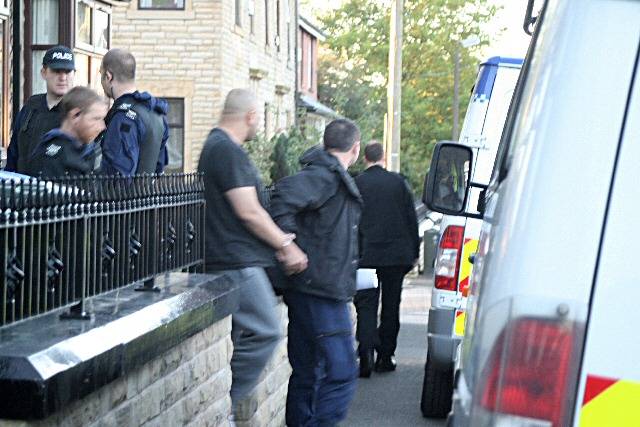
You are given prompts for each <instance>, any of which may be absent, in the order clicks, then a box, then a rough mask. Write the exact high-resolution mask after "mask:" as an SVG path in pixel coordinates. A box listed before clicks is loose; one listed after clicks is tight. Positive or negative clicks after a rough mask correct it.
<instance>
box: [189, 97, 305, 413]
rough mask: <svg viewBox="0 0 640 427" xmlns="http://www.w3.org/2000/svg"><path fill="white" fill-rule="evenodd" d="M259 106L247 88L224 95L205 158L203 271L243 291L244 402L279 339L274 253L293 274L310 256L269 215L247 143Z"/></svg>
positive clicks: (238, 362) (237, 324)
mask: <svg viewBox="0 0 640 427" xmlns="http://www.w3.org/2000/svg"><path fill="white" fill-rule="evenodd" d="M257 111H258V102H257V100H256V99H255V97H254V95H253V94H252V93H251V92H249V91H247V90H244V89H234V90H232V91H231V92H229V94H228V95H227V98H226V100H225V103H224V108H223V111H222V116H221V118H220V124H219V126H218V127H217V128H215V129H213V130H212V131H211V133H210V134H209V137H208V138H207V141H206V142H205V145H204V149H203V150H202V154H201V156H200V162H199V165H198V171H199V172H202V173H204V186H205V199H206V202H207V212H206V222H205V224H206V229H205V230H206V239H205V241H206V248H205V267H206V270H207V272H217V273H224V274H226V275H227V276H228V277H229V278H230V279H231V280H232V281H233V282H234V283H235V284H236V285H237V286H238V287H239V292H240V305H239V308H238V311H237V312H236V313H234V314H233V316H232V333H231V338H232V340H233V344H234V351H233V357H232V359H231V370H232V378H233V379H232V385H231V400H232V402H233V405H234V407H235V406H237V403H238V402H239V401H240V400H242V399H244V398H245V397H247V395H248V394H249V393H250V392H251V390H252V389H253V387H254V386H255V385H256V383H257V381H258V378H259V376H260V374H261V372H262V370H263V368H264V366H265V365H266V363H267V362H268V360H269V358H270V356H271V354H272V353H273V350H274V349H275V346H276V344H277V343H278V340H279V338H280V336H281V333H280V323H279V321H278V319H277V316H276V311H275V308H276V299H275V295H274V293H273V289H272V287H271V284H270V282H269V279H268V278H267V275H266V273H265V270H264V268H265V267H268V266H270V265H271V264H272V263H273V255H274V252H275V254H276V257H277V258H278V260H279V261H280V262H281V263H282V265H283V266H284V269H285V271H286V272H287V273H288V274H293V273H299V272H301V271H303V270H304V269H306V267H307V257H306V255H305V254H304V253H303V252H302V251H301V250H300V248H299V247H298V246H297V245H296V244H295V243H294V240H295V238H296V236H295V234H291V233H285V232H283V231H282V230H281V229H280V228H279V227H278V226H277V225H276V224H275V223H274V222H273V220H272V219H271V217H270V216H269V214H268V213H267V212H266V211H265V209H264V207H263V205H262V203H261V201H260V200H259V195H261V194H262V189H263V187H262V182H261V181H260V177H259V174H258V171H257V169H256V168H255V166H254V165H253V163H252V162H251V160H250V159H249V157H248V155H247V152H246V151H245V150H244V148H242V144H243V143H244V142H245V141H248V140H250V139H252V138H254V137H255V136H256V129H257V126H258V116H257Z"/></svg>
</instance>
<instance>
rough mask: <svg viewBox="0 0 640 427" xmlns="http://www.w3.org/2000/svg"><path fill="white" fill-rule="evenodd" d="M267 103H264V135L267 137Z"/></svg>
mask: <svg viewBox="0 0 640 427" xmlns="http://www.w3.org/2000/svg"><path fill="white" fill-rule="evenodd" d="M269 125H270V120H269V103H268V102H265V103H264V137H265V138H269Z"/></svg>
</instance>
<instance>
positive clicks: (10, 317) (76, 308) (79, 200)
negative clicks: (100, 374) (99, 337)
mask: <svg viewBox="0 0 640 427" xmlns="http://www.w3.org/2000/svg"><path fill="white" fill-rule="evenodd" d="M204 206H205V202H204V186H203V183H202V179H201V177H200V176H199V175H197V174H174V175H144V176H136V177H131V178H125V177H107V176H89V177H80V178H64V179H56V180H43V179H36V178H33V179H29V180H18V179H0V277H1V280H2V282H1V285H0V326H3V325H7V324H10V323H13V322H16V321H19V320H22V319H26V318H28V317H31V316H35V315H38V314H42V313H45V312H48V311H51V310H53V309H56V308H59V307H63V306H71V309H70V311H69V313H67V316H68V317H80V318H83V317H86V316H87V314H86V313H85V308H84V303H85V298H88V297H91V296H94V295H98V294H101V293H104V292H108V291H111V290H113V289H117V288H120V287H123V286H127V285H130V284H133V283H137V282H139V283H140V284H141V286H140V287H139V289H140V290H156V288H155V287H154V285H153V279H154V277H156V276H157V275H159V274H162V273H164V272H168V271H177V270H185V271H199V270H201V269H202V266H203V260H204V217H205V212H204Z"/></svg>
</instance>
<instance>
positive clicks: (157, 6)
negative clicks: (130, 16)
mask: <svg viewBox="0 0 640 427" xmlns="http://www.w3.org/2000/svg"><path fill="white" fill-rule="evenodd" d="M138 9H140V10H145V9H153V10H184V0H138Z"/></svg>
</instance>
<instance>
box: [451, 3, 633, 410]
mask: <svg viewBox="0 0 640 427" xmlns="http://www.w3.org/2000/svg"><path fill="white" fill-rule="evenodd" d="M548 9H549V10H548V13H547V20H548V21H547V22H544V24H543V26H542V27H541V29H542V31H541V32H540V34H539V37H538V44H537V47H536V49H535V51H534V52H533V57H532V58H531V59H532V62H531V68H530V70H529V74H528V76H527V83H526V86H525V88H524V92H523V95H522V99H521V103H520V106H519V110H518V114H517V118H516V126H515V128H514V132H513V134H512V140H511V148H510V168H509V174H508V175H507V177H506V179H505V181H504V182H502V183H500V184H499V186H498V185H497V184H498V183H495V182H494V183H493V184H492V187H493V188H494V189H495V190H496V191H497V194H495V195H499V199H500V200H499V204H498V205H497V207H496V209H495V215H486V216H485V221H486V223H485V225H486V226H487V227H489V229H490V233H491V235H490V238H491V241H490V242H488V253H489V255H488V256H487V258H486V259H484V260H482V261H481V264H482V266H483V267H482V268H481V269H479V270H482V271H476V273H479V274H480V275H481V277H480V281H481V288H482V291H481V292H480V294H479V298H480V302H479V303H477V304H476V303H475V302H473V303H472V305H473V308H472V312H473V313H475V314H473V313H472V314H471V315H472V316H477V318H476V319H475V327H474V328H473V329H474V330H475V331H476V332H478V331H482V332H481V333H478V334H477V335H475V336H474V335H473V334H472V333H471V334H469V333H470V332H472V331H468V335H467V337H465V341H468V343H470V342H471V340H473V341H474V342H473V348H472V352H471V353H470V354H469V355H468V357H467V356H464V357H465V360H464V362H463V366H464V369H463V373H464V375H465V379H466V381H465V384H468V385H469V387H471V390H473V387H474V384H475V380H476V379H477V377H478V375H479V372H480V371H481V369H482V367H483V366H484V364H485V361H486V358H487V356H488V354H489V351H490V349H491V348H492V346H493V345H494V342H495V338H496V336H497V335H498V334H499V333H500V331H501V330H502V329H503V327H504V326H505V325H506V324H507V323H508V322H509V321H510V319H512V318H514V317H517V316H522V315H529V314H541V315H549V314H551V313H553V311H554V310H555V309H556V307H557V305H553V304H549V302H567V303H568V304H569V306H570V307H583V308H585V309H586V306H587V304H588V302H589V296H590V293H591V284H592V282H593V277H594V266H595V262H596V259H597V254H598V248H599V243H600V230H601V229H602V225H603V223H602V221H603V216H604V212H605V207H606V204H607V196H608V189H609V183H610V177H611V174H612V171H613V163H614V157H615V153H616V147H617V143H618V138H619V134H620V127H621V124H622V117H623V115H624V111H625V107H626V98H627V97H626V94H628V91H629V81H630V78H631V74H632V71H633V67H634V64H635V52H636V51H637V47H638V46H637V43H638V39H639V37H640V26H639V25H638V23H639V22H640V2H638V1H620V0H618V1H615V0H614V1H603V0H574V1H567V0H563V1H550V2H549V4H548ZM622 28H624V29H625V31H624V32H623V31H620V30H619V29H622ZM590 29H591V30H590ZM629 31H631V32H633V34H632V35H630V34H629ZM612 46H615V49H616V55H612V54H611V48H612ZM537 51H543V52H544V55H542V56H540V55H536V52H537ZM605 77H606V78H605ZM568 141H570V142H571V143H568ZM495 195H494V197H493V198H491V199H490V200H489V201H488V203H489V205H491V204H493V203H495V200H494V199H495V198H496V197H495ZM492 210H493V207H491V206H488V209H487V212H491V211H492ZM491 228H492V229H491ZM481 246H482V242H481ZM477 267H478V266H476V267H475V268H477ZM476 291H477V289H476V288H475V287H472V292H473V293H474V294H475V293H476ZM475 301H477V300H475ZM545 301H546V302H547V303H546V304H545V303H544V302H545ZM578 310H579V309H578ZM579 311H581V310H579ZM582 312H583V313H585V314H586V311H582ZM491 317H493V318H491ZM468 343H465V345H468ZM476 403H477V402H476Z"/></svg>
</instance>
